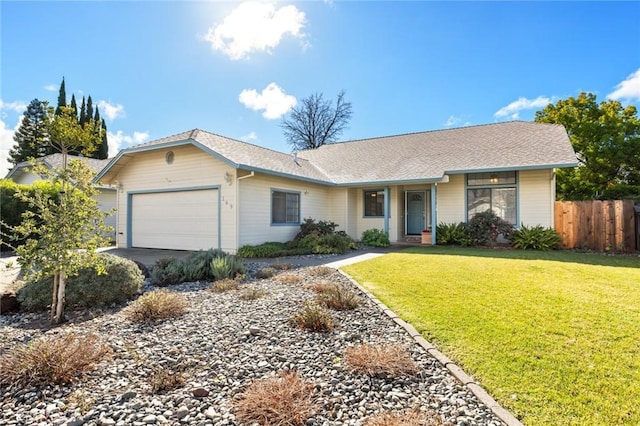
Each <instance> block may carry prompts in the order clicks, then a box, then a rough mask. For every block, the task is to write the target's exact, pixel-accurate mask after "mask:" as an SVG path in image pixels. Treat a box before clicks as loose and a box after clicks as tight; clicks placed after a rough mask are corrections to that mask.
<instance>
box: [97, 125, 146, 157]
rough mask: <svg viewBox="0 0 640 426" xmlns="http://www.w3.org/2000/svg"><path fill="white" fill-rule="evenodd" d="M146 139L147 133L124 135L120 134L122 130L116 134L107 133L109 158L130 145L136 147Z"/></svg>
mask: <svg viewBox="0 0 640 426" xmlns="http://www.w3.org/2000/svg"><path fill="white" fill-rule="evenodd" d="M148 139H149V133H148V132H133V135H126V134H124V133H123V132H122V130H118V131H117V132H116V133H113V132H109V131H107V142H108V144H109V158H111V157H113V156H115V155H116V154H117V153H118V151H120V149H121V148H126V147H128V146H131V145H137V144H140V143H143V142H146V141H147V140H148ZM123 145H125V146H123Z"/></svg>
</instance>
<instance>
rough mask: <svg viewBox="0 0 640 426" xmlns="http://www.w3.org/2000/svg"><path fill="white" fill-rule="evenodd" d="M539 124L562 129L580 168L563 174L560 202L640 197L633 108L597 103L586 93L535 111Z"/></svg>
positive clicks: (639, 145) (639, 148) (638, 123)
mask: <svg viewBox="0 0 640 426" xmlns="http://www.w3.org/2000/svg"><path fill="white" fill-rule="evenodd" d="M535 121H538V122H542V123H554V124H562V125H563V126H564V127H565V128H566V129H567V133H568V134H569V139H570V140H571V144H572V145H573V149H574V150H575V151H576V154H577V156H578V161H579V165H578V166H577V167H575V168H573V169H559V170H558V171H557V173H556V176H557V185H558V189H557V195H558V198H559V199H565V200H586V199H593V198H622V197H625V196H633V195H635V196H639V195H640V120H639V119H638V114H637V110H636V108H635V107H634V106H632V105H631V106H627V107H623V106H622V105H621V104H620V102H618V101H614V100H607V101H603V102H600V103H599V104H598V103H597V102H596V95H594V94H592V93H581V94H580V95H579V96H578V97H577V98H573V97H570V98H568V99H564V100H560V101H558V102H556V103H555V104H550V105H548V106H547V107H546V108H544V109H543V110H542V111H538V112H536V117H535Z"/></svg>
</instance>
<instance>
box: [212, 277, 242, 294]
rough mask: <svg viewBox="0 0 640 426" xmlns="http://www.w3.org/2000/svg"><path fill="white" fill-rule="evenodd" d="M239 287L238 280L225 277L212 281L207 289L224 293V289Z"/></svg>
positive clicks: (229, 289)
mask: <svg viewBox="0 0 640 426" xmlns="http://www.w3.org/2000/svg"><path fill="white" fill-rule="evenodd" d="M239 287H240V284H239V283H238V280H232V279H231V278H225V279H222V280H218V281H216V282H214V283H213V284H212V285H211V286H210V287H209V290H210V291H212V292H214V293H224V292H225V291H231V290H237V289H238V288H239Z"/></svg>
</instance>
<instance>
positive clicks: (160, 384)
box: [150, 367, 185, 394]
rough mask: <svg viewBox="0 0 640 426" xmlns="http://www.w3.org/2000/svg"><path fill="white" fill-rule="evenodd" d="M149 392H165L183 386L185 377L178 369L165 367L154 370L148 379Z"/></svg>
mask: <svg viewBox="0 0 640 426" xmlns="http://www.w3.org/2000/svg"><path fill="white" fill-rule="evenodd" d="M150 383H151V392H152V393H154V394H158V393H165V392H169V391H172V390H174V389H178V388H180V387H182V386H184V383H185V378H184V375H183V374H182V373H181V372H180V371H174V370H171V369H169V368H167V367H160V368H157V369H155V370H154V372H153V375H152V376H151V379H150Z"/></svg>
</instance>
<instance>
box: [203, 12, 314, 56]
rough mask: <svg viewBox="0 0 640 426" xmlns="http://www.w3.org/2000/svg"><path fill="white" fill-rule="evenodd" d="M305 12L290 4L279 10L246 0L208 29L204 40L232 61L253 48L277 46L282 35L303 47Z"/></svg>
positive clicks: (245, 54)
mask: <svg viewBox="0 0 640 426" xmlns="http://www.w3.org/2000/svg"><path fill="white" fill-rule="evenodd" d="M305 24H306V17H305V14H304V12H301V11H300V10H298V8H296V7H295V6H293V5H289V6H283V7H281V8H279V9H276V7H275V6H274V5H273V4H270V3H259V2H254V1H248V2H244V3H241V4H240V5H239V6H238V7H236V8H235V9H234V10H233V11H232V12H231V13H230V14H229V15H227V17H226V18H224V22H222V23H221V24H218V25H215V26H213V27H211V28H209V31H208V32H207V35H205V36H204V39H205V40H206V41H208V42H210V43H211V47H212V48H213V49H214V50H219V51H221V52H222V53H224V54H225V55H227V56H229V57H230V58H231V59H233V60H238V59H242V58H245V57H248V56H249V53H251V52H253V51H266V52H269V53H271V50H272V49H273V48H274V47H276V46H277V45H278V44H279V43H280V41H282V38H283V37H284V36H286V35H290V36H292V37H295V38H297V39H299V40H300V41H301V42H302V44H303V47H306V40H305V34H304V32H303V31H302V30H303V28H304V26H305Z"/></svg>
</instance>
